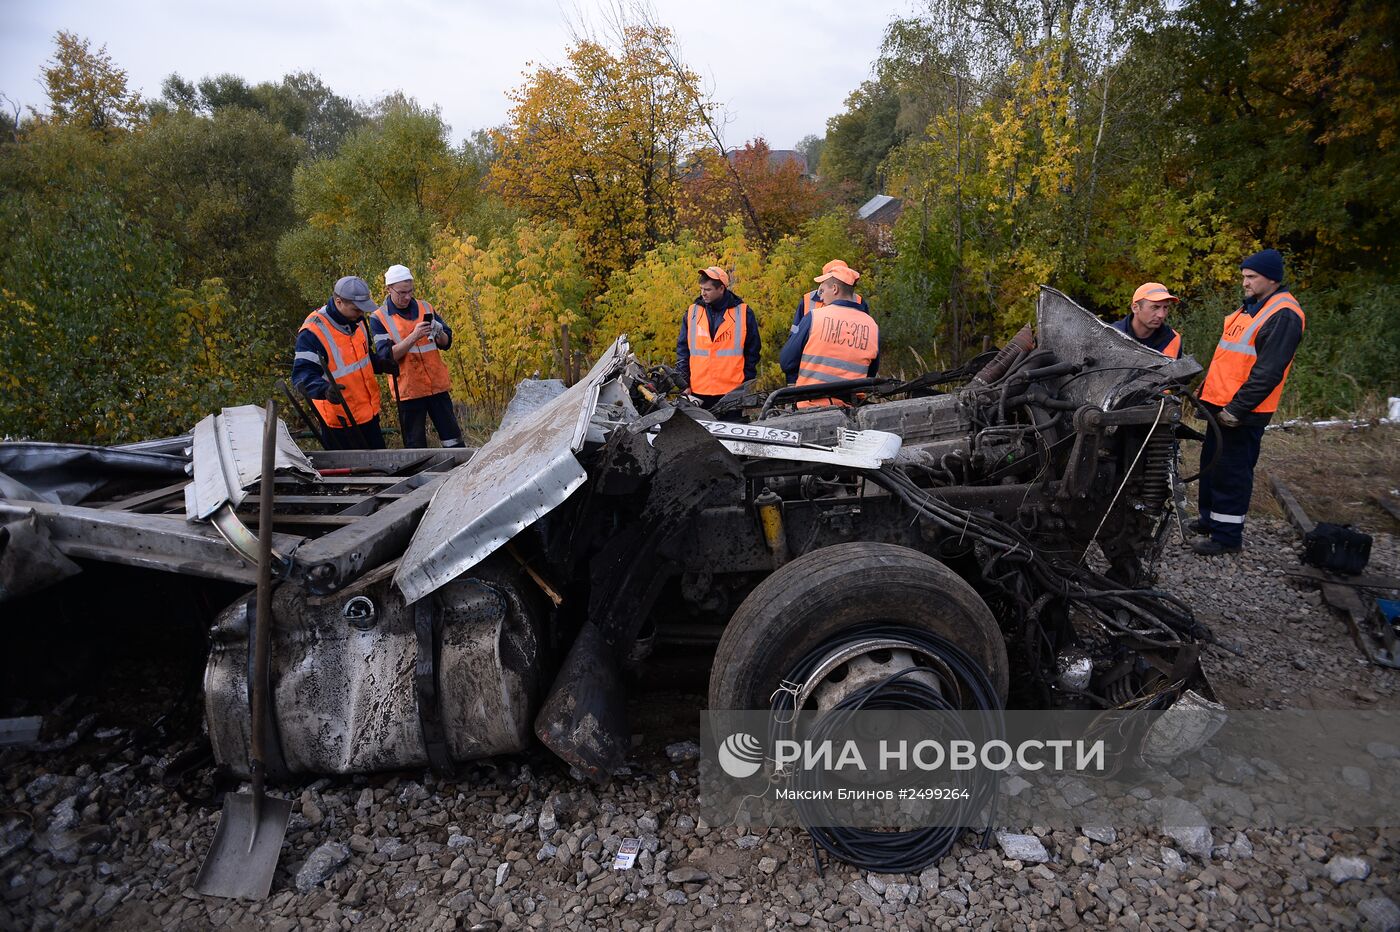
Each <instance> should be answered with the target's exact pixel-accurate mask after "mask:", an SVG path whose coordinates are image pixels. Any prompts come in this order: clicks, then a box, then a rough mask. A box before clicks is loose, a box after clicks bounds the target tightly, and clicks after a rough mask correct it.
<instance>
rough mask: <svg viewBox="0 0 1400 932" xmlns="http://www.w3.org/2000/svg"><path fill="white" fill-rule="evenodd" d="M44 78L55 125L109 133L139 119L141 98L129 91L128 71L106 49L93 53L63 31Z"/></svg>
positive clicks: (82, 42)
mask: <svg viewBox="0 0 1400 932" xmlns="http://www.w3.org/2000/svg"><path fill="white" fill-rule="evenodd" d="M42 75H43V79H44V90H45V91H46V92H47V93H48V95H49V108H50V111H51V119H52V120H53V121H54V122H55V123H63V124H72V125H76V126H83V127H86V128H87V129H93V130H106V129H117V128H121V127H125V126H129V125H131V124H132V123H135V122H137V121H138V120H139V119H140V116H141V96H140V95H139V94H137V93H136V92H134V91H131V90H129V89H128V88H127V86H126V71H125V70H123V69H121V68H118V67H117V66H116V65H115V64H113V63H112V57H111V56H110V55H108V54H107V46H105V45H104V46H102V47H101V48H100V49H98V50H97V51H96V52H94V51H93V50H92V48H91V47H90V46H89V44H88V40H87V39H84V38H81V37H79V36H76V35H74V34H73V33H71V32H62V31H60V32H59V33H58V34H57V35H56V36H54V54H53V59H52V60H51V61H49V62H47V63H45V65H44V68H43V70H42Z"/></svg>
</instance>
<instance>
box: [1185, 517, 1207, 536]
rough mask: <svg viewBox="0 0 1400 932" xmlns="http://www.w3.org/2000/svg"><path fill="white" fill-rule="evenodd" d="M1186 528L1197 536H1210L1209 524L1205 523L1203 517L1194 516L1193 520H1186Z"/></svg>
mask: <svg viewBox="0 0 1400 932" xmlns="http://www.w3.org/2000/svg"><path fill="white" fill-rule="evenodd" d="M1186 530H1188V531H1190V532H1191V533H1192V534H1195V535H1196V536H1197V537H1209V536H1210V525H1208V524H1206V522H1205V519H1204V518H1196V519H1195V520H1194V521H1188V522H1187V523H1186Z"/></svg>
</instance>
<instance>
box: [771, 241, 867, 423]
mask: <svg viewBox="0 0 1400 932" xmlns="http://www.w3.org/2000/svg"><path fill="white" fill-rule="evenodd" d="M859 278H860V273H859V272H857V271H856V270H855V269H852V268H849V267H848V266H846V265H845V264H844V263H843V264H842V265H839V266H834V267H832V268H831V269H830V270H829V271H826V272H823V273H822V274H821V275H819V276H817V278H816V279H815V281H816V282H817V283H818V285H820V287H819V288H818V289H817V290H818V296H819V297H820V298H821V303H820V304H818V305H816V306H815V307H814V308H813V309H812V310H811V312H810V313H808V314H806V315H804V316H803V318H802V320H801V321H800V322H799V323H798V324H797V328H796V329H795V330H794V331H793V333H792V336H790V337H788V341H787V345H786V346H784V347H783V352H782V355H781V356H780V357H779V360H778V363H779V365H781V366H782V368H783V373H784V374H785V375H786V376H787V377H788V381H789V382H790V383H791V382H795V383H796V384H797V385H818V384H821V383H824V382H843V381H846V380H848V379H862V378H866V377H869V376H873V375H875V374H876V373H878V372H879V370H880V328H879V326H878V325H877V324H876V323H875V320H874V318H872V317H871V316H870V312H869V311H867V310H866V309H865V308H863V307H862V306H861V305H860V304H858V303H857V302H856V292H855V284H856V281H857V280H859ZM832 404H835V405H841V404H844V402H841V401H838V400H836V399H834V398H818V399H813V400H809V401H803V402H799V403H798V407H813V406H816V405H832Z"/></svg>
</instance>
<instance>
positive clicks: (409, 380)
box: [374, 298, 452, 401]
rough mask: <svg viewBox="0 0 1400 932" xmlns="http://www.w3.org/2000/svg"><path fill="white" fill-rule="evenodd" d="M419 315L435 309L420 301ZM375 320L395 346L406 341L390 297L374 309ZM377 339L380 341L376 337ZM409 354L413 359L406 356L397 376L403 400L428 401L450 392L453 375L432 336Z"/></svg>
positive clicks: (417, 344)
mask: <svg viewBox="0 0 1400 932" xmlns="http://www.w3.org/2000/svg"><path fill="white" fill-rule="evenodd" d="M418 313H419V314H420V315H423V316H426V315H428V314H431V313H433V306H432V305H431V304H429V303H428V302H427V301H423V300H419V301H418ZM374 317H375V319H376V320H378V321H379V324H380V326H382V327H383V328H384V329H385V330H387V331H388V336H387V337H386V338H384V339H388V340H391V341H392V342H394V343H401V342H402V341H403V339H404V337H405V336H406V334H405V333H404V332H403V331H402V330H400V329H399V325H398V322H397V321H396V320H395V319H394V317H395V315H393V314H390V313H389V299H388V298H386V299H385V301H384V304H383V306H381V307H379V308H376V309H375V311H374ZM420 319H421V318H420ZM378 339H380V338H376V340H378ZM408 353H409V354H411V355H412V359H411V360H410V358H409V356H408V355H405V357H404V359H403V362H402V363H401V364H400V365H399V374H398V376H396V378H397V379H398V392H399V400H400V401H409V400H411V399H414V398H426V397H428V396H429V395H437V394H440V393H442V392H445V391H448V390H450V389H451V387H452V376H451V374H449V373H448V371H447V363H446V362H445V361H444V360H443V358H442V354H441V353H440V352H439V350H438V345H437V340H436V339H435V338H434V337H433V336H432V335H431V334H429V335H428V336H426V337H424V338H423V339H421V340H419V341H418V342H417V343H415V344H414V345H413V346H410V347H409V348H408Z"/></svg>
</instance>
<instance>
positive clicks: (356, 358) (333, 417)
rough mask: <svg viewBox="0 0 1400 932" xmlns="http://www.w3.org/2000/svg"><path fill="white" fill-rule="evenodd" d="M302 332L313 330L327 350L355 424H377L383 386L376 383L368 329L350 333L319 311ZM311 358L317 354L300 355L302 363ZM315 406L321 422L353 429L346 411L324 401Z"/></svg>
mask: <svg viewBox="0 0 1400 932" xmlns="http://www.w3.org/2000/svg"><path fill="white" fill-rule="evenodd" d="M301 329H302V330H310V331H311V333H312V334H313V335H315V337H316V339H317V341H318V342H319V343H320V344H321V346H322V348H324V349H325V351H326V359H327V360H328V361H329V365H328V366H327V368H329V370H330V373H329V374H330V377H331V380H332V381H333V382H335V383H336V384H338V385H340V386H341V394H342V395H344V397H345V406H346V407H348V408H349V409H350V418H351V420H352V421H353V422H354V423H355V424H366V423H368V422H370V421H372V420H374V416H375V415H376V414H378V413H379V382H378V381H376V380H375V378H374V369H373V368H372V367H371V365H370V357H369V339H368V338H367V337H366V335H365V330H366V328H365V327H363V326H361V325H359V324H356V325H355V326H354V327H353V328H352V329H351V332H350V333H346V332H345V331H343V330H341V329H340V328H339V327H337V326H336V325H335V323H334V322H333V321H332V320H331V319H330V318H329V317H327V316H326V313H325V309H324V308H318V309H317V310H314V311H312V312H311V314H310V315H308V316H307V318H306V321H305V322H304V323H303V324H302V325H301ZM308 356H315V354H314V353H307V352H305V351H303V352H299V353H297V354H296V357H297V358H298V359H306V358H307V357H308ZM307 361H313V360H309V359H308V360H307ZM314 361H315V362H316V364H317V365H320V364H321V357H319V356H315V359H314ZM311 403H312V404H313V405H315V406H316V410H317V412H318V413H320V415H321V419H322V420H323V421H325V422H326V424H327V425H328V426H330V427H340V428H344V427H350V426H351V425H350V424H347V423H345V407H342V406H341V405H339V404H335V403H333V402H330V401H327V400H326V399H324V398H313V399H311Z"/></svg>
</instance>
